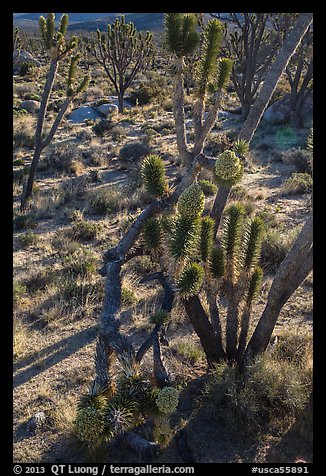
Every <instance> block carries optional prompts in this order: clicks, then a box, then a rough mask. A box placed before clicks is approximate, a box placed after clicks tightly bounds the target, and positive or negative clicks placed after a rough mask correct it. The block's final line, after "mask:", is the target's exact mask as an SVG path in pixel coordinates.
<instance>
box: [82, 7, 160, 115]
mask: <svg viewBox="0 0 326 476" xmlns="http://www.w3.org/2000/svg"><path fill="white" fill-rule="evenodd" d="M89 50H90V52H91V53H92V54H93V56H94V57H95V58H96V60H97V61H98V62H99V64H100V65H102V66H103V68H104V71H105V73H106V74H107V76H108V78H109V80H110V81H111V83H112V84H113V86H114V89H115V91H116V94H117V96H118V106H119V112H120V113H123V101H124V96H125V93H126V91H127V89H128V88H129V87H130V86H131V84H132V82H133V81H134V79H135V77H136V75H137V73H139V72H140V71H144V70H145V69H146V68H147V67H148V66H149V64H150V61H151V58H152V54H153V45H152V34H151V33H150V32H147V33H146V34H145V35H144V34H142V33H138V32H137V30H136V28H135V25H134V24H133V23H132V22H129V23H125V18H124V16H123V15H122V16H121V18H117V19H116V20H115V22H114V23H113V24H112V25H110V24H109V25H108V30H107V34H106V35H105V34H104V33H101V32H100V31H99V30H98V31H97V39H96V40H94V41H93V42H92V44H90V45H89Z"/></svg>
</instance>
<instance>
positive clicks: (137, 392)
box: [118, 373, 149, 403]
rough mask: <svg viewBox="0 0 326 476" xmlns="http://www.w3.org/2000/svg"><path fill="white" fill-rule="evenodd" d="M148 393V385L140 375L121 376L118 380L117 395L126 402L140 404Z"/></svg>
mask: <svg viewBox="0 0 326 476" xmlns="http://www.w3.org/2000/svg"><path fill="white" fill-rule="evenodd" d="M148 391H149V383H148V382H147V381H146V380H145V378H144V376H143V375H142V374H141V373H136V374H133V375H125V374H123V375H122V376H121V377H120V378H119V379H118V393H119V395H121V396H123V397H124V398H125V399H126V400H128V401H129V400H130V401H132V402H134V403H141V402H143V401H144V400H145V399H146V397H147V394H148Z"/></svg>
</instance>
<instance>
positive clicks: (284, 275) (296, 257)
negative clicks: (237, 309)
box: [243, 216, 313, 362]
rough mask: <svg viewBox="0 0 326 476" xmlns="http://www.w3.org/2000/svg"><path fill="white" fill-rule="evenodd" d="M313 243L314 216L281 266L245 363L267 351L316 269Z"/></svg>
mask: <svg viewBox="0 0 326 476" xmlns="http://www.w3.org/2000/svg"><path fill="white" fill-rule="evenodd" d="M312 241H313V218H312V216H310V217H309V218H308V219H307V221H306V223H305V225H304V227H303V229H302V230H301V233H300V234H299V236H298V237H297V239H296V240H295V242H294V244H293V246H292V247H291V249H290V251H289V252H288V254H287V255H286V257H285V259H284V260H283V262H282V263H281V266H280V268H279V271H278V273H277V275H276V277H275V279H274V281H273V283H272V286H271V289H270V291H269V294H268V299H267V304H266V307H265V309H264V312H263V314H262V316H261V318H260V320H259V322H258V324H257V327H256V329H255V332H254V333H253V335H252V337H251V339H250V341H249V344H248V346H247V349H246V351H245V354H244V358H243V361H244V362H248V361H250V359H252V358H253V357H255V356H256V355H258V354H260V353H262V352H264V350H265V349H266V347H267V345H268V343H269V340H270V338H271V335H272V332H273V330H274V327H275V324H276V321H277V318H278V316H279V314H280V312H281V309H282V307H283V306H284V304H285V303H286V302H287V300H288V299H289V298H290V297H291V296H292V294H293V293H294V291H295V290H296V289H297V288H298V287H299V286H300V284H301V283H302V282H303V281H304V279H305V278H306V277H307V276H308V274H309V273H310V271H311V270H312V265H313V249H312Z"/></svg>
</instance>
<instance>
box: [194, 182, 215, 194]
mask: <svg viewBox="0 0 326 476" xmlns="http://www.w3.org/2000/svg"><path fill="white" fill-rule="evenodd" d="M198 185H200V187H201V189H202V191H203V192H204V195H205V196H206V197H208V196H211V195H216V193H217V185H215V183H213V182H210V181H209V180H199V181H198Z"/></svg>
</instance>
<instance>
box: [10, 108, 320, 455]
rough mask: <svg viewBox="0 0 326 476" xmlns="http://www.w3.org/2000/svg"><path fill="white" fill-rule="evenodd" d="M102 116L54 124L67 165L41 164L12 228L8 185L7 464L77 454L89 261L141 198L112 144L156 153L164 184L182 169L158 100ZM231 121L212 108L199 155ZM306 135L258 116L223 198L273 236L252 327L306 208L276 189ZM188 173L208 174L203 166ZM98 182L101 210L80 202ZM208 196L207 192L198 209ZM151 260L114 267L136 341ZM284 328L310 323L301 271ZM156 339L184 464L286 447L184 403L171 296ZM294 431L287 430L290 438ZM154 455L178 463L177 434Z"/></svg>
mask: <svg viewBox="0 0 326 476" xmlns="http://www.w3.org/2000/svg"><path fill="white" fill-rule="evenodd" d="M113 122H114V128H113V129H112V130H111V131H109V133H108V134H107V135H105V136H103V137H98V136H96V135H95V134H94V132H93V129H92V127H93V123H89V122H88V123H84V122H83V123H73V122H69V121H68V120H65V121H64V123H63V126H62V127H61V128H60V131H59V132H58V134H57V135H56V138H55V140H54V143H53V145H51V148H50V150H54V154H56V153H58V150H61V149H60V146H62V144H66V145H67V147H68V149H69V147H70V149H69V153H70V154H72V156H73V159H72V162H73V164H72V167H71V168H70V170H65V171H58V170H55V171H52V170H50V169H49V168H47V167H46V166H44V167H41V170H40V172H39V174H38V178H37V182H36V189H37V194H36V201H35V206H34V209H33V210H32V211H31V221H30V222H29V223H27V224H26V223H25V224H23V225H21V223H20V222H19V221H18V218H19V216H20V214H19V210H18V208H19V196H20V192H21V183H19V181H16V182H14V197H13V206H14V216H15V226H14V299H15V302H14V307H15V312H14V332H15V343H14V344H15V347H14V359H15V361H14V394H13V395H14V400H13V401H14V460H15V461H16V462H45V461H49V462H53V463H59V462H67V461H69V462H71V463H73V462H79V461H80V462H81V461H83V458H84V455H83V452H82V451H81V450H80V448H78V446H77V443H76V441H75V440H74V438H73V436H72V434H71V428H72V422H73V419H74V416H75V407H76V402H77V399H78V396H79V395H80V393H84V392H87V390H88V388H89V385H90V383H91V381H92V377H93V375H94V351H95V338H96V331H97V324H98V319H99V317H100V313H101V306H102V299H103V279H102V278H101V277H100V276H99V274H98V273H97V270H98V269H99V268H100V267H101V260H102V256H103V253H104V252H105V250H107V249H108V248H110V247H112V246H113V245H114V244H115V243H117V242H118V240H119V239H120V238H121V236H122V235H123V233H124V232H125V231H126V229H127V228H128V226H129V225H130V223H131V222H132V221H133V219H134V218H135V217H136V216H137V215H138V214H139V213H140V211H141V210H142V209H143V208H144V206H145V204H146V201H147V200H148V198H147V197H146V196H145V194H144V192H143V190H142V188H141V186H140V182H139V172H138V171H139V159H136V160H128V159H125V158H123V157H122V155H123V154H122V153H121V151H123V147H124V146H125V145H126V144H129V145H130V144H132V143H133V144H138V143H141V144H142V145H143V148H145V147H147V148H148V150H150V151H154V152H158V153H159V154H160V155H161V156H162V157H163V158H164V161H165V164H166V169H167V174H168V176H169V180H170V181H171V183H173V182H175V181H177V180H178V179H179V178H180V174H181V173H182V171H180V169H179V164H178V161H177V154H176V145H175V134H174V128H173V117H172V112H171V111H169V110H166V109H164V108H163V107H161V106H145V107H143V108H141V107H135V108H132V109H130V110H128V111H127V112H126V114H125V115H123V116H121V115H116V116H114V119H113ZM34 125H35V115H34V116H33V114H29V115H27V116H21V117H17V118H15V119H14V131H17V130H24V131H25V133H27V132H28V130H31V131H32V130H33V127H34ZM190 126H191V123H189V127H190ZM240 126H241V123H240V121H239V117H238V116H237V115H232V114H225V115H222V117H221V118H220V119H219V121H218V123H217V126H216V127H215V128H214V130H213V131H212V133H211V136H210V139H209V141H208V143H207V153H208V154H212V155H214V153H216V151H218V150H219V149H221V148H223V147H224V144H226V143H227V142H228V141H229V140H231V139H232V137H234V135H235V133H236V131H237V130H239V128H240ZM146 131H150V132H146ZM190 133H191V129H189V134H190ZM308 134H309V128H305V129H300V130H297V131H294V130H291V129H290V128H288V127H287V126H271V125H269V124H265V123H262V124H261V126H260V128H259V129H258V132H257V134H256V136H255V139H254V141H253V144H252V148H251V151H250V162H251V167H250V169H249V170H248V171H247V172H246V174H245V176H244V178H243V180H242V182H241V184H240V185H239V186H238V187H237V188H236V189H235V190H234V193H233V198H232V199H233V200H238V199H241V200H244V202H245V204H246V207H247V210H248V213H254V212H255V213H260V214H261V216H262V217H263V218H264V219H265V220H266V222H267V228H268V230H269V231H270V232H271V233H274V239H275V240H276V241H277V240H278V241H277V246H278V248H277V246H276V245H275V246H276V249H277V251H276V258H275V260H276V261H275V262H274V261H273V259H270V261H268V259H266V267H265V268H266V269H265V277H264V285H263V288H262V292H261V295H260V296H259V299H258V302H257V304H256V307H255V309H254V312H253V322H252V325H254V323H255V321H257V319H258V318H259V316H260V313H261V311H262V309H263V307H264V302H265V299H266V296H267V293H268V289H269V285H270V283H271V281H272V278H273V275H274V274H275V272H276V269H277V253H278V252H279V253H281V252H282V249H283V248H284V247H285V249H286V247H288V246H290V243H291V241H292V240H293V239H294V237H295V235H296V233H297V232H298V231H299V230H300V227H301V226H302V224H303V223H304V221H305V218H306V216H307V214H308V212H309V210H310V207H311V203H310V197H309V195H308V194H303V193H301V192H300V191H299V192H298V193H294V194H293V193H291V194H289V193H288V189H287V188H286V180H287V179H288V178H289V177H290V176H291V174H292V173H293V172H296V171H297V170H298V169H297V166H296V165H295V161H294V157H296V153H297V152H298V151H300V150H303V149H304V147H305V142H306V139H307V136H308ZM189 138H190V139H191V134H190V135H189ZM58 147H59V149H58ZM135 147H136V145H135ZM68 149H67V150H68ZM289 151H292V155H291V153H289ZM31 153H32V151H31V149H29V148H28V147H27V146H26V145H25V146H16V147H15V148H14V161H17V160H20V161H21V163H22V164H24V165H28V164H29V163H30V160H31ZM49 153H50V151H48V152H46V153H45V156H46V155H47V154H49ZM65 153H66V154H67V153H68V152H65ZM16 163H17V162H16ZM69 163H70V162H69ZM24 165H14V170H15V171H19V170H22V169H23V167H24ZM70 165H71V163H70ZM200 178H205V179H209V180H211V179H212V177H211V176H210V174H209V173H208V172H205V171H203V172H202V173H201V177H200ZM101 190H102V191H103V190H105V191H106V192H107V191H109V199H110V203H109V205H108V208H107V210H106V213H105V214H102V213H99V211H98V210H96V209H94V208H93V209H92V207H90V203H91V201H92V197H94V196H95V195H96V194H98V193H99V192H100V191H101ZM212 200H213V198H212V197H208V198H207V204H206V206H209V205H210V204H211V203H212ZM17 217H18V218H17ZM80 221H86V222H87V224H91V225H92V226H93V228H92V230H89V229H87V232H88V234H87V233H86V232H85V231H83V233H80V234H79V235H78V223H80ZM19 223H20V224H19ZM282 247H283V248H282ZM287 249H288V248H287ZM81 255H82V257H83V259H84V260H85V256H86V257H87V259H89V261H87V263H86V265H85V266H87V269H86V271H85V272H84V274H83V273H79V274H78V272H76V273H77V274H76V273H75V270H74V268H72V265H73V264H76V260H78V259H80V256H81ZM83 263H85V261H83ZM275 263H276V265H275ZM274 265H275V266H274ZM154 266H155V265H153V263H152V262H151V261H150V260H149V259H145V258H139V259H138V258H137V260H136V261H135V262H134V263H132V264H130V266H128V267H127V268H126V270H125V271H124V278H123V279H124V281H123V283H124V290H125V292H124V305H123V309H122V320H123V326H122V330H123V331H125V332H126V333H127V334H128V335H130V336H132V337H133V340H134V342H137V343H141V342H142V341H143V340H144V338H145V337H146V335H147V333H148V332H149V330H150V326H149V325H148V321H147V315H148V313H149V312H150V311H151V309H153V308H154V307H155V304H156V303H157V302H158V300H159V299H160V292H161V291H160V289H159V288H158V287H157V286H155V285H153V284H151V285H146V286H144V285H140V284H139V280H140V278H141V277H142V276H144V275H145V274H146V273H148V272H150V271H151V270H153V267H154ZM69 273H71V274H69ZM73 273H75V274H73ZM72 283H73V285H72ZM289 328H291V330H292V331H297V332H301V331H303V332H306V331H311V329H312V277H311V276H309V278H308V279H307V280H306V281H305V282H304V283H303V285H302V286H301V287H300V288H299V289H298V290H297V291H296V293H295V294H294V295H293V296H292V297H291V299H290V300H289V301H288V303H287V304H286V305H285V306H284V309H283V310H282V312H281V316H280V319H279V322H278V323H277V326H276V329H275V332H276V333H281V332H282V331H283V330H284V329H289ZM168 337H169V340H170V346H169V347H164V348H163V349H164V350H163V352H164V358H165V361H166V362H168V367H169V370H170V371H171V372H172V373H173V375H174V376H175V381H176V383H177V385H178V386H179V388H180V389H183V392H184V397H183V398H182V405H181V406H180V408H179V409H178V414H177V420H178V424H180V421H181V420H183V421H184V422H186V426H187V427H188V435H191V436H190V437H189V441H188V444H189V446H190V448H191V451H192V455H193V457H194V459H195V461H196V462H222V461H223V462H225V461H226V462H246V461H257V462H258V461H260V462H266V461H272V462H276V461H277V460H278V459H281V460H282V458H283V459H284V457H285V456H284V455H288V454H289V453H287V451H288V450H286V441H283V440H285V439H286V436H284V438H283V439H280V438H274V439H273V437H270V438H269V439H268V438H267V437H266V439H265V440H264V439H262V440H261V441H259V442H257V441H252V442H249V443H248V442H243V441H235V440H234V439H231V436H230V435H224V436H223V437H222V436H221V433H220V432H219V429H218V428H216V427H214V428H212V426H211V425H209V417H208V416H207V415H205V411H204V410H203V411H202V413H200V412H199V413H198V408H197V406H196V405H197V403H198V398H199V401H200V394H201V393H200V392H201V390H202V389H203V385H204V382H205V373H206V365H205V359H204V355H203V352H202V350H201V348H200V345H199V341H198V338H197V336H196V335H195V333H194V332H193V330H192V328H191V326H190V324H189V323H188V322H187V320H186V316H185V315H184V312H183V310H182V308H181V307H180V306H179V305H177V306H176V308H175V309H174V311H173V319H172V324H171V326H170V328H169V331H168ZM185 343H186V345H185ZM144 365H145V368H146V365H149V361H148V360H146V359H145V362H144ZM197 397H198V398H197ZM37 412H44V416H45V419H44V421H41V423H40V425H39V426H37V425H36V426H35V425H34V426H33V424H31V423H30V420H31V418H32V417H33V416H34V415H35V414H37ZM207 418H208V420H207ZM205 419H206V420H205ZM203 422H204V423H205V422H206V423H207V424H206V423H205V424H203ZM287 437H288V438H291V435H290V436H289V435H288V436H287ZM295 438H296V437H292V440H291V441H292V443H293V441H296V440H295ZM203 442H205V444H204V445H203ZM207 442H211V443H207ZM213 442H214V443H213ZM230 443H231V446H230ZM300 444H301V443H300V442H299V443H298V445H299V446H298V447H297V450H296V449H295V448H294V450H293V449H292V450H291V451H292V453H293V454H291V458H293V459H292V460H293V461H294V459H295V458H296V457H300V451H301V450H302V445H301V446H300ZM282 445H283V446H282ZM294 447H295V444H294ZM284 448H285V449H284ZM107 451H108V453H107V454H106V455H105V456H104V458H105V460H106V461H112V462H114V461H115V460H116V459H119V458H120V461H121V458H124V459H123V460H124V461H129V460H130V461H131V462H138V461H139V456H138V455H136V454H133V453H132V452H130V451H129V450H128V452H127V451H125V452H124V450H121V449H120V450H117V448H114V447H113V448H110V449H108V450H107ZM302 451H304V448H303V450H302ZM273 452H274V453H273ZM308 453H309V452H307V454H308ZM102 456H103V455H102ZM308 457H309V455H308ZM158 461H160V462H180V461H182V456H181V455H180V451H179V449H178V444H177V440H173V441H172V443H171V444H170V446H169V447H168V448H167V449H166V450H165V451H164V452H163V453H162V454H161V455H160V457H159V459H158ZM116 462H119V461H116Z"/></svg>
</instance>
